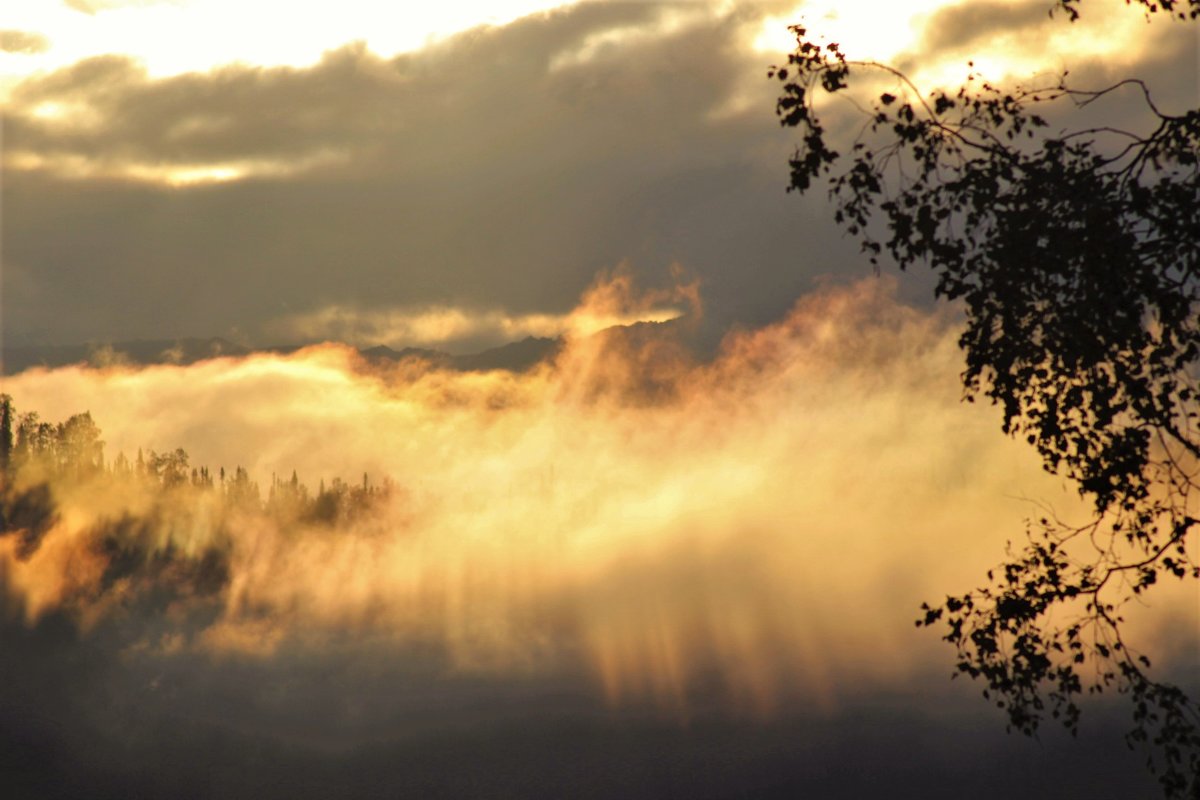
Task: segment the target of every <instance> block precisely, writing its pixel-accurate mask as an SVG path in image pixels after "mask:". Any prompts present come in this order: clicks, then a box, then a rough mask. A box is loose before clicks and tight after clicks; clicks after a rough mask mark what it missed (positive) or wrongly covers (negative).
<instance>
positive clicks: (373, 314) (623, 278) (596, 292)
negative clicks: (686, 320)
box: [264, 268, 701, 347]
mask: <svg viewBox="0 0 1200 800" xmlns="http://www.w3.org/2000/svg"><path fill="white" fill-rule="evenodd" d="M675 274H676V277H677V278H678V279H680V281H677V283H676V285H674V286H673V287H672V288H670V289H667V290H662V291H657V292H646V291H639V290H637V289H636V288H635V286H634V280H633V274H632V272H631V271H630V270H629V269H627V268H621V269H618V270H617V271H616V272H614V273H613V274H612V275H605V276H602V277H601V278H600V279H599V280H597V281H596V282H595V283H594V284H593V286H592V287H591V288H590V289H589V290H588V292H587V293H586V295H585V302H584V303H583V304H582V305H580V306H579V307H577V308H575V309H572V310H571V311H570V312H568V313H565V314H545V313H533V314H511V313H508V312H506V311H503V310H499V309H487V310H476V309H468V308H457V307H453V306H429V307H424V308H415V309H414V308H393V309H382V310H379V309H375V310H363V309H357V308H354V307H352V306H346V305H329V306H325V307H323V308H320V309H317V310H315V311H310V312H302V313H299V314H289V315H286V316H284V317H281V318H279V319H276V320H274V321H271V322H268V323H267V324H266V325H265V328H264V330H265V333H266V335H267V336H268V337H272V338H274V339H277V340H282V341H292V342H294V341H301V342H313V341H339V342H348V343H351V344H354V345H357V346H372V345H378V344H383V345H387V346H390V347H406V346H414V345H415V346H438V345H451V346H453V345H454V344H456V343H463V342H466V343H470V344H472V345H478V344H480V343H490V344H502V343H505V342H511V341H513V340H515V339H522V338H525V337H528V336H534V337H539V338H553V337H559V336H567V337H582V336H589V335H591V334H594V333H598V332H599V331H602V330H604V329H606V328H612V327H614V326H620V325H633V324H634V323H638V322H651V323H661V322H669V321H671V320H673V319H678V318H679V317H681V316H683V315H684V314H685V313H687V314H690V315H691V316H692V317H693V318H696V317H698V316H699V314H700V311H701V308H700V298H699V292H698V285H697V284H696V283H695V282H691V283H688V282H683V281H682V278H683V277H684V276H683V274H682V271H679V270H676V273H675Z"/></svg>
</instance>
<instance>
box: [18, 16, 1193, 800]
mask: <svg viewBox="0 0 1200 800" xmlns="http://www.w3.org/2000/svg"><path fill="white" fill-rule="evenodd" d="M1047 8H1048V5H1047V2H1046V0H1011V1H1010V0H995V2H983V1H978V0H977V1H975V2H940V0H916V1H915V2H911V3H906V2H883V1H880V2H874V0H871V1H870V2H867V1H864V2H857V3H853V4H851V3H845V2H842V3H837V2H831V1H827V0H812V2H808V3H802V4H794V3H776V4H770V3H737V2H712V3H690V2H685V3H674V4H655V3H627V2H612V3H575V4H558V3H550V2H541V1H540V0H530V2H489V3H465V2H464V3H451V4H440V5H438V4H428V3H422V4H386V3H379V2H368V1H367V0H341V2H338V3H284V2H276V0H259V1H254V0H242V1H241V2H233V0H162V2H156V1H155V0H66V2H51V1H50V0H16V2H8V3H5V4H3V6H2V7H0V106H2V108H3V115H4V119H3V128H2V135H3V139H2V147H3V165H2V169H3V175H2V178H3V183H2V186H0V191H2V195H0V201H2V205H0V226H2V228H0V234H2V236H0V258H2V263H0V335H2V338H3V345H4V346H5V347H21V346H43V345H66V344H81V343H93V344H101V343H105V342H120V341H125V340H134V339H145V340H159V341H165V342H170V341H172V340H175V339H179V338H182V337H214V336H215V337H223V338H227V339H229V340H231V341H233V342H236V343H238V344H244V345H249V346H253V347H266V346H270V345H276V344H294V345H305V346H304V347H302V348H301V349H297V350H295V351H289V352H257V353H251V354H250V355H242V356H227V357H222V358H214V359H210V360H206V361H201V362H198V363H193V364H180V363H171V362H172V359H171V358H170V357H169V354H170V351H169V350H168V351H167V352H166V353H165V354H164V359H163V361H164V363H162V364H156V365H149V366H134V365H131V364H129V363H127V362H123V361H122V359H121V358H120V357H119V354H114V353H113V352H112V351H105V352H107V353H108V355H109V356H110V357H107V358H106V359H100V360H98V361H97V362H96V363H93V364H90V365H89V364H79V365H73V366H63V367H58V368H37V369H31V370H27V371H25V372H22V373H20V374H17V375H7V376H5V377H4V382H3V392H4V393H6V394H9V395H11V397H12V398H13V400H14V402H15V404H16V407H17V410H18V412H20V413H25V412H31V411H36V412H37V413H39V414H40V415H41V416H40V418H41V419H42V420H44V421H49V422H51V423H57V422H60V421H63V420H66V419H68V418H69V417H70V416H71V415H73V414H77V413H80V412H83V411H87V412H89V413H90V414H91V417H92V418H93V419H94V421H95V423H96V424H97V425H98V426H99V428H100V429H101V431H102V435H101V438H102V439H103V442H104V454H105V458H106V463H108V464H110V465H113V464H119V463H133V462H134V461H135V459H139V458H142V456H145V458H146V459H149V460H151V461H152V460H153V459H154V457H155V455H160V456H161V455H162V454H164V453H170V452H172V451H173V449H174V448H176V447H179V448H183V449H184V450H185V451H186V454H187V457H188V458H189V459H190V464H191V466H194V467H200V466H204V467H207V468H208V469H210V470H212V473H213V474H214V475H216V474H220V475H222V477H221V478H220V479H219V480H218V486H219V487H221V488H220V490H219V491H218V492H216V493H214V492H212V491H209V490H206V489H203V488H194V487H191V486H183V487H181V488H180V487H177V488H175V489H164V488H163V487H161V486H160V485H159V484H158V483H157V482H154V481H151V482H149V483H148V482H147V481H145V480H143V479H142V478H140V477H137V476H135V475H134V474H133V473H123V472H120V471H119V470H117V471H114V472H112V473H111V475H109V474H108V473H105V475H106V476H108V477H101V478H95V479H92V478H87V479H83V478H80V479H78V480H76V479H74V478H71V479H68V478H67V477H63V476H62V475H58V474H52V473H50V472H47V473H45V474H43V473H39V472H38V471H37V469H38V468H30V470H29V471H27V472H24V473H21V474H20V476H19V477H17V478H13V479H12V484H11V485H0V490H3V491H0V500H3V501H4V502H5V503H9V506H8V507H7V508H8V510H9V511H12V514H11V519H12V520H16V522H15V523H14V525H16V527H12V526H10V528H11V529H9V530H5V531H0V778H4V779H5V780H4V781H3V782H5V783H6V785H8V786H10V787H17V792H18V794H19V795H21V796H29V797H46V796H63V797H70V796H96V797H128V796H149V797H289V798H290V797H324V796H347V797H377V796H421V797H426V796H428V797H438V796H444V797H461V796H483V797H546V798H557V797H564V796H579V797H666V796H678V797H711V798H731V797H742V796H747V795H748V796H754V797H781V798H782V797H795V796H814V797H826V798H839V797H845V798H858V797H869V796H878V795H882V794H884V793H885V791H883V790H881V787H886V793H887V794H888V796H894V797H913V798H942V797H945V798H950V797H962V796H969V797H977V798H981V800H987V799H988V798H1001V797H1012V796H1014V795H1016V794H1017V793H1020V794H1021V795H1023V796H1028V797H1030V798H1037V797H1047V798H1050V797H1063V796H1094V797H1104V796H1129V797H1136V796H1147V795H1149V794H1150V793H1151V792H1152V791H1153V782H1152V779H1150V778H1149V777H1147V775H1146V774H1145V772H1144V771H1143V770H1142V767H1141V764H1142V755H1141V754H1140V753H1138V752H1130V751H1129V750H1127V749H1126V747H1125V746H1124V743H1123V740H1122V734H1123V733H1124V732H1125V731H1126V730H1127V729H1128V727H1129V724H1128V723H1129V717H1128V709H1127V708H1126V707H1125V706H1124V705H1123V702H1124V698H1120V697H1113V696H1112V695H1108V696H1106V697H1104V698H1100V699H1095V700H1093V701H1091V702H1089V704H1088V707H1087V710H1086V712H1085V723H1084V726H1083V728H1082V729H1081V731H1080V734H1079V738H1078V739H1072V738H1071V737H1069V736H1068V735H1066V734H1065V733H1064V732H1063V731H1061V730H1059V729H1056V728H1047V729H1046V731H1045V733H1044V734H1043V736H1042V737H1040V738H1039V739H1037V740H1031V739H1026V738H1023V737H1019V736H1008V735H1006V734H1005V731H1004V717H1003V714H1002V713H1001V712H999V711H998V710H997V709H996V708H994V707H993V706H992V704H991V703H988V702H985V701H983V700H982V699H981V698H980V697H979V688H980V687H979V686H977V685H974V684H972V683H971V682H970V681H968V680H965V679H964V680H958V681H951V680H949V677H950V674H951V672H952V670H953V651H952V648H950V647H949V646H947V645H946V643H945V642H942V641H940V640H939V635H938V632H937V631H936V630H925V629H916V628H915V627H914V625H913V621H914V620H915V619H916V617H917V616H918V613H919V611H918V609H919V606H920V603H922V602H924V601H938V600H939V599H940V598H941V597H944V596H946V595H947V594H948V593H951V592H962V591H966V590H967V589H969V588H970V587H972V586H975V585H979V584H980V583H981V581H982V576H983V574H984V573H985V572H986V570H987V569H988V568H989V567H992V566H994V565H995V564H996V563H998V562H999V561H1000V560H1001V559H1002V558H1003V557H1004V553H1005V548H1006V546H1008V544H1009V543H1010V542H1018V543H1019V542H1021V541H1022V540H1023V536H1024V531H1025V529H1026V525H1027V521H1028V520H1029V519H1030V518H1034V517H1037V516H1040V515H1043V514H1045V513H1046V512H1047V511H1048V510H1049V511H1051V512H1053V513H1054V514H1056V515H1059V516H1061V517H1062V518H1063V519H1067V520H1074V521H1078V520H1086V519H1087V518H1088V514H1089V512H1090V509H1089V507H1088V505H1087V503H1086V500H1084V499H1081V498H1080V497H1079V496H1078V493H1077V492H1076V491H1075V488H1074V486H1072V485H1071V484H1070V483H1069V482H1068V481H1066V480H1065V479H1063V478H1062V477H1060V476H1057V475H1053V474H1049V473H1047V472H1046V471H1045V470H1044V469H1042V466H1041V464H1040V462H1039V460H1038V457H1037V453H1036V452H1035V451H1034V450H1032V449H1031V448H1028V447H1026V446H1025V445H1024V444H1023V442H1021V441H1017V440H1014V439H1013V438H1011V437H1008V436H1005V435H1004V434H1002V433H1001V431H1000V418H999V414H998V412H997V410H996V409H995V408H992V407H989V406H988V405H987V404H986V403H974V404H967V403H963V402H962V399H963V396H962V387H961V384H960V382H959V374H960V373H961V370H962V366H963V362H962V354H961V352H960V351H959V349H958V346H957V339H958V335H959V331H960V330H961V322H962V320H961V316H960V310H959V309H958V308H956V307H954V306H946V305H944V304H935V303H934V302H933V301H932V298H931V294H932V293H931V287H932V281H931V279H930V277H929V276H928V275H925V274H921V273H920V272H919V271H917V272H913V273H910V274H897V273H896V271H895V270H892V269H889V268H888V267H887V266H886V265H885V266H884V267H883V269H882V270H881V273H880V274H876V273H875V272H874V271H873V270H872V268H871V267H870V266H869V265H868V264H867V263H865V260H864V259H863V258H862V257H861V256H860V254H858V253H857V252H856V250H857V247H856V245H855V244H854V243H853V242H852V241H850V240H848V239H847V238H846V237H845V236H843V234H842V233H841V232H840V231H839V230H838V229H837V228H836V227H835V226H834V225H833V224H832V215H831V210H830V209H829V207H828V205H827V203H826V202H825V199H824V197H823V196H822V195H821V193H820V192H817V193H814V194H813V195H812V196H807V197H799V196H796V195H795V194H789V193H787V192H786V191H785V190H786V186H787V179H788V165H787V160H788V157H789V156H790V154H791V152H792V148H793V146H794V142H793V138H792V135H793V132H792V131H790V130H787V129H781V128H780V126H779V124H778V122H777V119H776V117H775V114H774V99H775V92H776V87H777V85H778V84H777V83H776V82H772V81H770V80H768V79H767V75H766V73H767V69H768V67H769V66H770V65H771V64H775V63H779V62H781V61H782V60H783V59H784V58H785V57H786V52H787V50H788V47H789V35H788V33H787V25H788V24H791V23H794V22H797V21H800V20H806V21H807V24H808V25H809V27H810V28H811V29H812V30H813V31H814V32H815V31H820V32H823V33H824V34H825V35H826V36H827V37H828V38H829V39H834V40H837V41H839V42H840V43H841V44H842V45H843V46H844V48H845V49H846V51H847V52H848V54H849V55H850V56H851V57H853V58H859V59H868V60H869V59H875V60H881V61H886V62H888V63H892V64H896V65H897V66H898V67H900V68H902V69H903V70H905V71H906V72H907V73H908V74H909V75H910V76H911V77H912V78H913V79H914V80H915V81H916V82H918V83H919V84H921V85H923V86H939V85H950V84H953V83H954V82H956V81H958V80H960V79H961V78H962V77H963V76H964V75H965V74H966V71H967V67H966V62H967V61H968V60H970V61H973V62H974V64H975V65H976V68H977V69H979V70H981V71H983V72H984V73H985V74H987V75H988V76H989V77H991V78H993V79H995V80H997V81H1001V82H1010V81H1026V82H1030V81H1037V82H1045V81H1053V80H1054V79H1055V77H1056V76H1057V75H1058V74H1059V73H1061V71H1062V70H1063V69H1066V68H1068V67H1069V69H1070V72H1071V75H1072V76H1073V78H1074V79H1075V80H1077V81H1079V82H1080V83H1081V84H1088V85H1097V86H1098V85H1104V84H1106V83H1109V82H1112V81H1113V80H1115V79H1120V78H1124V77H1127V76H1129V75H1137V76H1138V77H1141V78H1143V79H1145V80H1146V81H1147V83H1148V85H1149V86H1150V87H1151V88H1152V90H1153V91H1154V93H1155V98H1156V102H1157V103H1158V105H1159V106H1160V108H1162V109H1164V110H1165V111H1168V112H1170V111H1172V110H1183V109H1187V108H1194V107H1196V106H1197V105H1200V86H1198V81H1200V78H1198V74H1200V53H1198V40H1197V30H1198V29H1197V26H1195V25H1185V24H1176V23H1171V22H1166V21H1163V20H1157V21H1155V22H1154V23H1153V24H1148V23H1147V22H1146V20H1145V19H1144V18H1143V16H1142V15H1141V14H1140V13H1139V12H1138V11H1137V10H1136V9H1129V8H1127V7H1126V5H1125V4H1124V3H1121V2H1109V3H1106V2H1104V1H1103V0H1085V3H1084V12H1085V15H1084V19H1083V20H1082V21H1080V22H1079V23H1076V24H1074V25H1070V24H1068V23H1067V22H1066V21H1065V20H1064V19H1062V18H1061V17H1059V18H1055V19H1051V18H1050V17H1049V16H1048V15H1047ZM876 86H885V84H876ZM1136 100H1137V98H1136V97H1129V96H1125V95H1116V96H1114V97H1112V98H1109V100H1108V104H1107V105H1105V106H1103V107H1102V108H1097V109H1092V111H1094V112H1095V113H1097V114H1104V115H1105V118H1106V119H1109V120H1116V121H1118V122H1120V123H1122V124H1128V125H1131V126H1137V125H1138V124H1141V123H1143V122H1144V119H1141V118H1139V117H1138V116H1137V113H1136V108H1137V104H1136ZM855 113H856V112H855V110H854V109H853V108H851V107H848V106H831V107H830V108H829V109H828V117H827V119H828V120H829V121H830V125H831V127H834V128H836V127H838V126H842V125H845V124H847V121H848V120H850V119H852V117H853V115H854V114H855ZM1052 124H1057V120H1056V119H1052ZM638 322H645V323H670V324H648V325H636V324H635V323H638ZM614 325H616V326H629V327H627V328H620V329H611V330H610V329H609V328H610V326H614ZM525 336H538V337H550V336H562V337H563V339H564V341H563V344H562V347H561V349H560V350H558V351H556V353H555V354H554V355H553V356H552V357H550V358H549V359H547V360H546V361H545V362H544V363H542V364H540V365H538V366H536V367H535V368H533V369H531V370H528V371H526V372H521V373H513V372H507V371H504V370H495V371H486V372H458V371H454V370H450V369H447V368H445V367H444V366H442V365H441V364H439V363H438V362H436V361H425V360H421V359H420V358H412V359H407V360H401V361H397V362H394V363H392V362H388V363H381V362H379V361H372V360H370V359H367V358H365V357H364V356H363V355H362V354H361V353H360V352H359V350H358V349H357V348H364V347H371V346H374V345H378V344H386V345H389V346H391V347H395V348H400V347H404V346H420V347H429V348H439V349H444V350H446V351H449V352H454V353H469V352H473V351H476V350H479V349H481V348H484V347H490V346H494V345H498V344H502V343H504V342H510V341H514V340H518V339H521V338H523V337H525ZM697 343H699V344H700V345H702V346H700V347H697ZM175 361H178V359H175ZM122 459H125V460H127V462H123V461H122ZM239 468H244V469H245V470H246V471H247V473H246V474H247V475H248V476H249V478H248V479H249V480H252V481H254V482H256V483H258V485H259V486H260V487H261V488H262V490H263V494H264V495H267V493H268V491H269V490H270V489H271V487H272V486H276V488H277V491H278V494H279V496H281V497H282V496H284V495H285V493H286V491H287V490H286V489H284V488H278V487H279V486H283V485H284V484H287V485H291V484H290V483H289V476H291V475H292V474H296V475H297V481H298V482H303V484H304V485H305V486H306V487H307V491H309V492H311V493H313V494H315V493H316V492H318V491H319V490H318V489H317V487H318V486H323V487H327V486H341V487H342V488H343V489H344V490H345V491H347V492H350V491H353V489H352V488H346V487H358V486H360V480H361V485H363V486H364V487H366V486H373V487H377V488H378V487H386V490H385V491H382V493H381V494H379V495H378V498H379V499H377V500H376V501H373V502H374V504H373V505H369V506H366V508H367V511H364V512H363V513H361V514H358V515H357V516H355V515H351V516H342V517H337V518H336V519H335V520H333V522H329V521H328V520H326V521H325V522H320V521H314V519H313V518H310V517H309V516H305V515H303V514H301V513H300V512H299V511H296V510H294V509H293V510H291V511H289V510H288V508H289V507H287V506H286V505H284V506H275V507H274V510H271V509H267V510H264V509H262V508H258V507H257V506H253V505H247V506H238V505H236V503H233V501H229V502H226V500H225V499H222V498H228V497H229V496H230V495H229V493H228V492H227V491H226V488H225V487H227V486H228V485H229V484H225V483H223V482H224V481H225V480H226V478H225V476H226V475H229V476H232V475H234V474H236V472H235V470H237V469H239ZM218 470H222V472H220V473H218ZM276 479H278V480H280V481H282V482H283V483H281V484H277V482H276ZM5 480H7V478H5ZM335 481H345V482H346V483H335ZM365 491H366V490H365V489H364V492H365ZM5 492H7V494H5ZM13 498H24V500H21V503H25V505H24V506H22V505H21V504H20V503H17V505H16V506H13V505H12V503H11V502H10V501H11V500H12V499H13ZM281 502H282V501H281ZM47 504H48V506H49V507H51V508H52V509H53V513H50V514H46V515H44V516H42V517H38V516H37V514H36V513H33V512H31V511H30V508H33V509H35V510H36V508H39V507H41V506H42V505H47ZM17 506H19V507H17ZM14 508H15V510H13V509H14ZM280 508H283V510H282V511H280V510H279V509H280ZM6 513H7V512H6ZM31 514H32V516H30V515H31ZM30 520H32V521H30ZM326 523H329V524H326ZM1079 546H1086V545H1085V544H1084V545H1079ZM1189 590H1190V592H1189ZM1198 614H1200V604H1197V603H1196V597H1195V591H1194V586H1191V585H1188V586H1183V587H1165V588H1156V590H1155V593H1154V596H1153V598H1149V597H1147V599H1146V602H1145V604H1144V605H1137V606H1134V607H1131V609H1130V621H1129V627H1128V629H1127V630H1128V631H1129V633H1130V637H1131V639H1136V641H1137V642H1138V643H1139V645H1140V646H1144V647H1145V649H1146V650H1147V651H1148V652H1151V653H1153V654H1154V655H1155V656H1156V658H1159V657H1161V664H1162V669H1164V670H1165V673H1164V674H1167V675H1169V676H1172V677H1176V678H1180V679H1182V680H1191V681H1192V683H1194V681H1195V676H1196V675H1200V671H1198V670H1197V669H1196V667H1197V665H1200V647H1198V646H1197V642H1196V637H1194V636H1192V635H1191V634H1190V633H1189V632H1195V631H1197V630H1200V617H1198V616H1197V615H1198ZM1181 632H1182V633H1181ZM1156 663H1158V662H1156ZM1189 686H1191V684H1189Z"/></svg>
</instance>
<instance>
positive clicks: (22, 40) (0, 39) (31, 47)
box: [0, 30, 50, 55]
mask: <svg viewBox="0 0 1200 800" xmlns="http://www.w3.org/2000/svg"><path fill="white" fill-rule="evenodd" d="M49 47H50V40H49V39H47V38H46V37H45V36H42V35H41V34H40V33H31V32H29V31H14V30H3V31H0V52H4V53H22V54H30V55H31V54H34V53H44V52H46V50H47V49H49Z"/></svg>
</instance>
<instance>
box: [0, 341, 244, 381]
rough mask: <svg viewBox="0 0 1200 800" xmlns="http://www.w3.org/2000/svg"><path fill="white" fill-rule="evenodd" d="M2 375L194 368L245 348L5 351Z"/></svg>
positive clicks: (153, 345)
mask: <svg viewBox="0 0 1200 800" xmlns="http://www.w3.org/2000/svg"><path fill="white" fill-rule="evenodd" d="M3 352H4V374H5V375H15V374H17V373H18V372H23V371H24V370H27V369H30V368H31V367H65V366H67V365H68V364H90V365H92V366H105V365H108V364H137V365H145V364H193V363H195V362H197V361H203V360H205V359H209V358H217V357H219V356H244V355H248V354H249V353H251V352H252V350H251V349H250V348H248V347H243V346H242V345H239V344H234V343H233V342H230V341H228V340H227V339H221V338H216V337H214V338H211V339H194V338H188V339H137V340H133V341H128V342H112V343H105V344H73V345H51V346H46V347H5V348H4V351H3Z"/></svg>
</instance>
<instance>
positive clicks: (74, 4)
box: [63, 0, 179, 16]
mask: <svg viewBox="0 0 1200 800" xmlns="http://www.w3.org/2000/svg"><path fill="white" fill-rule="evenodd" d="M178 2H179V0H63V5H65V6H66V7H67V8H71V9H74V10H75V11H79V12H81V13H84V14H88V15H89V16H90V15H93V14H96V13H98V12H101V11H112V10H114V9H118V8H143V7H146V6H153V5H161V4H164V3H178Z"/></svg>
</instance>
